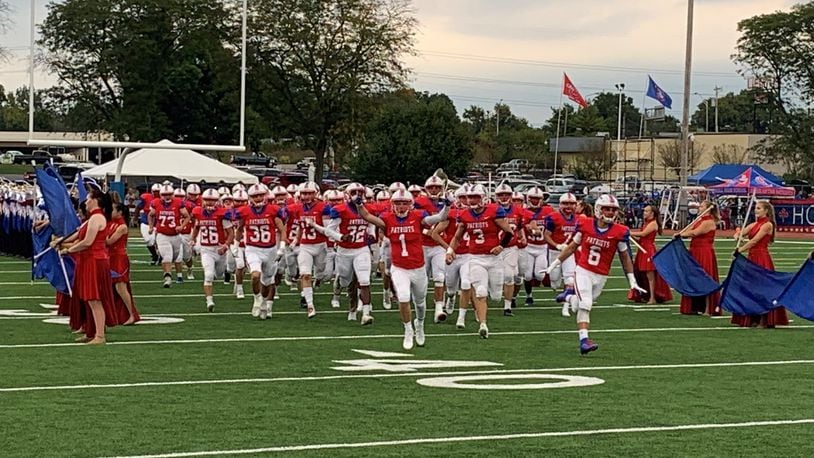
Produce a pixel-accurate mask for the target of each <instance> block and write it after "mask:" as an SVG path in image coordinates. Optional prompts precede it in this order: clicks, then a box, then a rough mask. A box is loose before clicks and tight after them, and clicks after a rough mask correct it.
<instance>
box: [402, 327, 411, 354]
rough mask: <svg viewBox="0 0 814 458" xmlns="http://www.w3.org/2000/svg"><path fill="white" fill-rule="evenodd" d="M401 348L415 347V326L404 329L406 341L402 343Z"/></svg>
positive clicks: (409, 348)
mask: <svg viewBox="0 0 814 458" xmlns="http://www.w3.org/2000/svg"><path fill="white" fill-rule="evenodd" d="M401 348H403V349H405V350H412V349H413V328H412V327H410V328H405V329H404V341H403V342H402V343H401Z"/></svg>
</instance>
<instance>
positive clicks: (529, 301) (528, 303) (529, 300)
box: [526, 296, 534, 307]
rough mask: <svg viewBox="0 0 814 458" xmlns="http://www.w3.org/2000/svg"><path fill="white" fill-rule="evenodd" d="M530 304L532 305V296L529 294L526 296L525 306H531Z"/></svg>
mask: <svg viewBox="0 0 814 458" xmlns="http://www.w3.org/2000/svg"><path fill="white" fill-rule="evenodd" d="M532 305H534V298H533V297H531V296H528V297H527V298H526V306H527V307H531V306H532Z"/></svg>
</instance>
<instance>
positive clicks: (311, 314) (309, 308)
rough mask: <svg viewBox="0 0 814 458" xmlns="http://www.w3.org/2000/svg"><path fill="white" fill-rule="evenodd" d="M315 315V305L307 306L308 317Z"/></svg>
mask: <svg viewBox="0 0 814 458" xmlns="http://www.w3.org/2000/svg"><path fill="white" fill-rule="evenodd" d="M315 316H317V309H316V308H315V307H313V306H312V307H308V318H313V317H315Z"/></svg>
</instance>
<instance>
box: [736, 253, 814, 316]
mask: <svg viewBox="0 0 814 458" xmlns="http://www.w3.org/2000/svg"><path fill="white" fill-rule="evenodd" d="M792 278H794V274H793V273H786V272H776V271H773V270H768V269H764V268H763V267H761V266H759V265H757V264H755V263H754V262H752V261H750V260H748V259H746V258H745V257H744V256H742V255H740V254H738V255H737V256H735V259H734V260H733V261H732V265H731V266H730V267H729V275H728V276H727V277H726V280H725V281H724V286H723V292H722V293H721V308H723V309H724V310H726V311H729V312H732V313H736V314H738V315H763V314H765V313H768V312H769V311H770V310H772V309H775V308H777V307H778V305H775V303H774V300H775V299H777V298H778V297H779V296H780V295H781V294H782V293H783V290H784V289H786V285H788V284H789V282H790V281H791V279H792ZM809 294H810V293H809Z"/></svg>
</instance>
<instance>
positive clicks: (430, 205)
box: [415, 175, 447, 323]
mask: <svg viewBox="0 0 814 458" xmlns="http://www.w3.org/2000/svg"><path fill="white" fill-rule="evenodd" d="M424 190H425V191H426V193H427V195H426V196H423V195H419V196H418V197H415V207H416V209H418V210H424V211H425V212H427V213H429V214H430V215H433V214H435V213H438V211H439V210H440V209H441V208H442V207H443V202H442V200H443V198H444V196H443V193H444V180H442V179H441V178H440V177H438V176H436V175H433V176H431V177H429V178H427V181H426V182H425V183H424ZM422 243H423V244H424V259H425V260H426V261H427V275H428V276H429V277H430V278H432V282H433V299H435V316H434V320H435V322H436V323H440V322H442V321H445V320H446V319H447V314H446V312H445V310H444V296H445V294H444V275H445V273H446V265H445V262H444V261H445V255H444V248H443V247H442V246H441V245H439V244H438V242H436V241H435V240H433V238H432V237H431V236H430V234H429V231H426V233H425V234H424V236H423V237H422Z"/></svg>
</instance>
